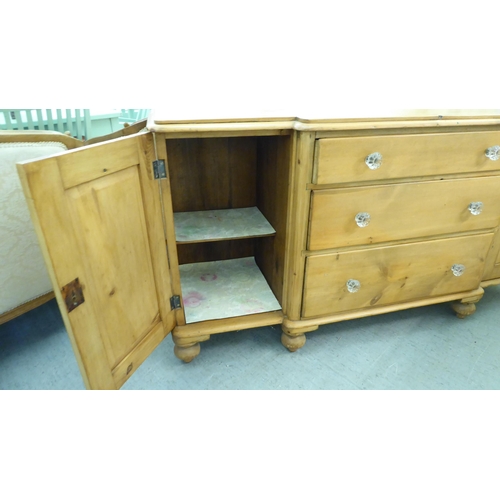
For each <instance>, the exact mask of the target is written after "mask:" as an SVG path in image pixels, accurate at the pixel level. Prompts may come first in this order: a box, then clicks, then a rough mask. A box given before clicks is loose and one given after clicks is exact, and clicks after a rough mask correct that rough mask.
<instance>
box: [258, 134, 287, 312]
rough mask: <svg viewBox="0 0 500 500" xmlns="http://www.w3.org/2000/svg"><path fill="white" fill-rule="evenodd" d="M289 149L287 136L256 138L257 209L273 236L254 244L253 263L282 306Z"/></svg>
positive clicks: (260, 239)
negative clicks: (273, 231) (256, 265)
mask: <svg viewBox="0 0 500 500" xmlns="http://www.w3.org/2000/svg"><path fill="white" fill-rule="evenodd" d="M291 148H292V141H291V138H290V137H289V136H285V137H259V138H258V141H257V206H258V207H259V209H260V210H261V212H262V213H263V214H264V216H265V217H266V219H267V220H268V221H269V222H270V223H271V225H272V226H273V228H274V230H275V236H273V237H271V238H259V239H258V240H256V241H255V260H256V262H257V264H258V265H259V267H260V269H261V271H262V274H263V275H264V276H265V278H266V280H267V282H268V283H269V286H270V287H271V290H272V291H273V293H274V295H275V296H276V298H277V299H278V301H279V302H280V304H282V305H283V293H284V290H283V289H284V274H285V254H286V231H287V216H288V208H289V202H288V199H289V182H290V171H291V169H292V166H291V163H290V162H291Z"/></svg>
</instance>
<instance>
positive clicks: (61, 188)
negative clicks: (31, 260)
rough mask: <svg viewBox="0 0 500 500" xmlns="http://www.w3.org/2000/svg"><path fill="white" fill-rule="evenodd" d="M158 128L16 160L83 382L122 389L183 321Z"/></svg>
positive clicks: (88, 384) (103, 387)
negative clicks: (178, 315)
mask: <svg viewBox="0 0 500 500" xmlns="http://www.w3.org/2000/svg"><path fill="white" fill-rule="evenodd" d="M154 159H155V155H154V145H153V139H152V135H151V133H140V134H137V135H134V136H130V137H127V138H124V139H117V140H114V141H109V142H106V143H103V144H98V145H94V146H88V147H85V148H81V149H79V150H75V151H72V152H68V153H62V154H60V155H56V156H52V157H50V158H46V159H42V160H39V161H31V162H23V163H20V164H19V165H18V171H19V175H20V177H21V181H22V184H23V189H24V192H25V195H26V198H27V200H28V204H29V206H30V211H31V216H32V219H33V222H34V224H35V228H36V231H37V233H38V237H39V240H40V244H41V247H42V251H43V253H44V256H45V260H46V264H47V267H48V270H49V273H50V275H51V279H52V283H53V286H54V289H55V293H56V297H57V300H58V304H59V308H60V309H61V313H62V316H63V319H64V323H65V325H66V329H67V330H68V334H69V337H70V339H71V342H72V345H73V349H74V351H75V354H76V357H77V360H78V363H79V366H80V370H81V372H82V376H83V379H84V381H85V385H86V386H87V388H90V389H118V388H120V387H121V386H122V385H123V384H124V383H125V381H126V380H127V379H128V378H129V377H130V376H131V375H132V373H133V372H134V371H135V370H136V369H137V367H138V366H139V365H140V364H141V363H142V362H143V361H144V360H145V359H146V358H147V356H148V355H149V354H150V353H151V352H152V351H153V350H154V349H155V347H156V346H157V345H158V344H159V343H160V342H161V341H162V340H163V338H164V337H165V336H166V335H167V334H168V333H169V332H170V331H172V330H173V328H174V327H175V315H174V311H172V310H171V306H170V298H171V297H172V295H173V294H172V287H171V278H170V271H169V264H168V257H167V249H166V243H165V236H164V235H165V232H164V221H163V216H162V202H161V198H160V193H161V190H160V186H159V183H161V182H163V181H161V180H156V179H155V178H154V177H155V176H154V173H153V165H152V162H153V160H154Z"/></svg>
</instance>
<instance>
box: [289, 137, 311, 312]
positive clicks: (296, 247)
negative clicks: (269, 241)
mask: <svg viewBox="0 0 500 500" xmlns="http://www.w3.org/2000/svg"><path fill="white" fill-rule="evenodd" d="M313 156H314V134H313V133H304V134H297V135H295V136H294V148H293V153H292V162H291V163H292V173H291V179H290V192H289V193H290V197H289V199H290V202H289V215H288V221H287V241H286V245H287V253H286V258H285V275H284V281H285V283H286V290H287V302H286V305H285V310H286V316H287V318H289V319H291V320H298V319H300V317H301V307H302V292H303V288H304V266H305V257H304V255H303V251H304V250H305V248H306V243H307V228H308V223H309V220H308V219H309V207H310V200H311V194H310V191H307V190H306V186H307V184H308V183H310V182H311V176H312V162H313Z"/></svg>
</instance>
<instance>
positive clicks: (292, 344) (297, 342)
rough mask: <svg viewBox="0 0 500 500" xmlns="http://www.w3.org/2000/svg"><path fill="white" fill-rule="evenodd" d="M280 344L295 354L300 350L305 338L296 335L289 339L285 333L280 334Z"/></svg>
mask: <svg viewBox="0 0 500 500" xmlns="http://www.w3.org/2000/svg"><path fill="white" fill-rule="evenodd" d="M281 343H282V344H283V345H284V346H285V347H286V348H287V349H288V350H289V351H290V352H295V351H296V350H297V349H300V348H301V347H303V346H304V344H305V343H306V336H305V335H304V334H302V335H297V336H296V337H291V336H290V335H287V334H286V333H282V334H281Z"/></svg>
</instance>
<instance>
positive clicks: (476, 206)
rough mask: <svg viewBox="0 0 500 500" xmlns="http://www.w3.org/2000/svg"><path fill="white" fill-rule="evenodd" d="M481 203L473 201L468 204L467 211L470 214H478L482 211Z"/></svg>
mask: <svg viewBox="0 0 500 500" xmlns="http://www.w3.org/2000/svg"><path fill="white" fill-rule="evenodd" d="M483 207H484V205H483V203H482V202H480V201H473V202H472V203H471V204H470V205H469V212H470V213H471V214H472V215H479V214H480V213H481V212H482V211H483Z"/></svg>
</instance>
